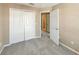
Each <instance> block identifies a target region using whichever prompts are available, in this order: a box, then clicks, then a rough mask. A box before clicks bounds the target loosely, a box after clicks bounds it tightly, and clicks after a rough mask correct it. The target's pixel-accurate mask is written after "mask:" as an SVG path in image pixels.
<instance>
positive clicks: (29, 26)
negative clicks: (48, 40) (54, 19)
mask: <svg viewBox="0 0 79 59" xmlns="http://www.w3.org/2000/svg"><path fill="white" fill-rule="evenodd" d="M25 14H26V18H25V20H26V21H25V40H28V39H31V38H33V37H35V13H33V12H26V13H25Z"/></svg>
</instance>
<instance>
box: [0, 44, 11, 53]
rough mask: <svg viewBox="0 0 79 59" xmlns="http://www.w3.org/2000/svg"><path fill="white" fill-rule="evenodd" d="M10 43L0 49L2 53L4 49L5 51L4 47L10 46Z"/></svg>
mask: <svg viewBox="0 0 79 59" xmlns="http://www.w3.org/2000/svg"><path fill="white" fill-rule="evenodd" d="M10 45H11V44H6V45H3V47H2V48H1V50H0V54H1V53H2V51H3V49H4V48H5V47H7V46H10Z"/></svg>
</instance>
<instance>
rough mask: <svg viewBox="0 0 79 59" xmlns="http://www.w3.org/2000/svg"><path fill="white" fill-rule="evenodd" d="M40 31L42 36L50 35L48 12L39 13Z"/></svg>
mask: <svg viewBox="0 0 79 59" xmlns="http://www.w3.org/2000/svg"><path fill="white" fill-rule="evenodd" d="M41 31H42V34H41V35H42V36H43V35H44V36H48V37H50V12H46V13H41Z"/></svg>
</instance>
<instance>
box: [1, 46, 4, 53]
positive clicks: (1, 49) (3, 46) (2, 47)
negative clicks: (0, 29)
mask: <svg viewBox="0 0 79 59" xmlns="http://www.w3.org/2000/svg"><path fill="white" fill-rule="evenodd" d="M4 48H5V47H4V46H3V47H2V48H1V50H0V54H1V52H2V51H3V49H4Z"/></svg>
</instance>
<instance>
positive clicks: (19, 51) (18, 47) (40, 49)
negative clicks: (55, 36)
mask: <svg viewBox="0 0 79 59" xmlns="http://www.w3.org/2000/svg"><path fill="white" fill-rule="evenodd" d="M1 55H75V53H73V52H71V51H69V50H68V49H66V48H64V47H63V46H61V45H60V46H59V47H58V46H56V45H55V44H54V43H53V42H52V40H50V39H49V36H48V35H47V33H42V38H37V39H31V40H28V41H25V42H24V41H23V42H20V43H16V44H12V45H11V46H8V47H6V48H4V50H3V52H2V53H1Z"/></svg>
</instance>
